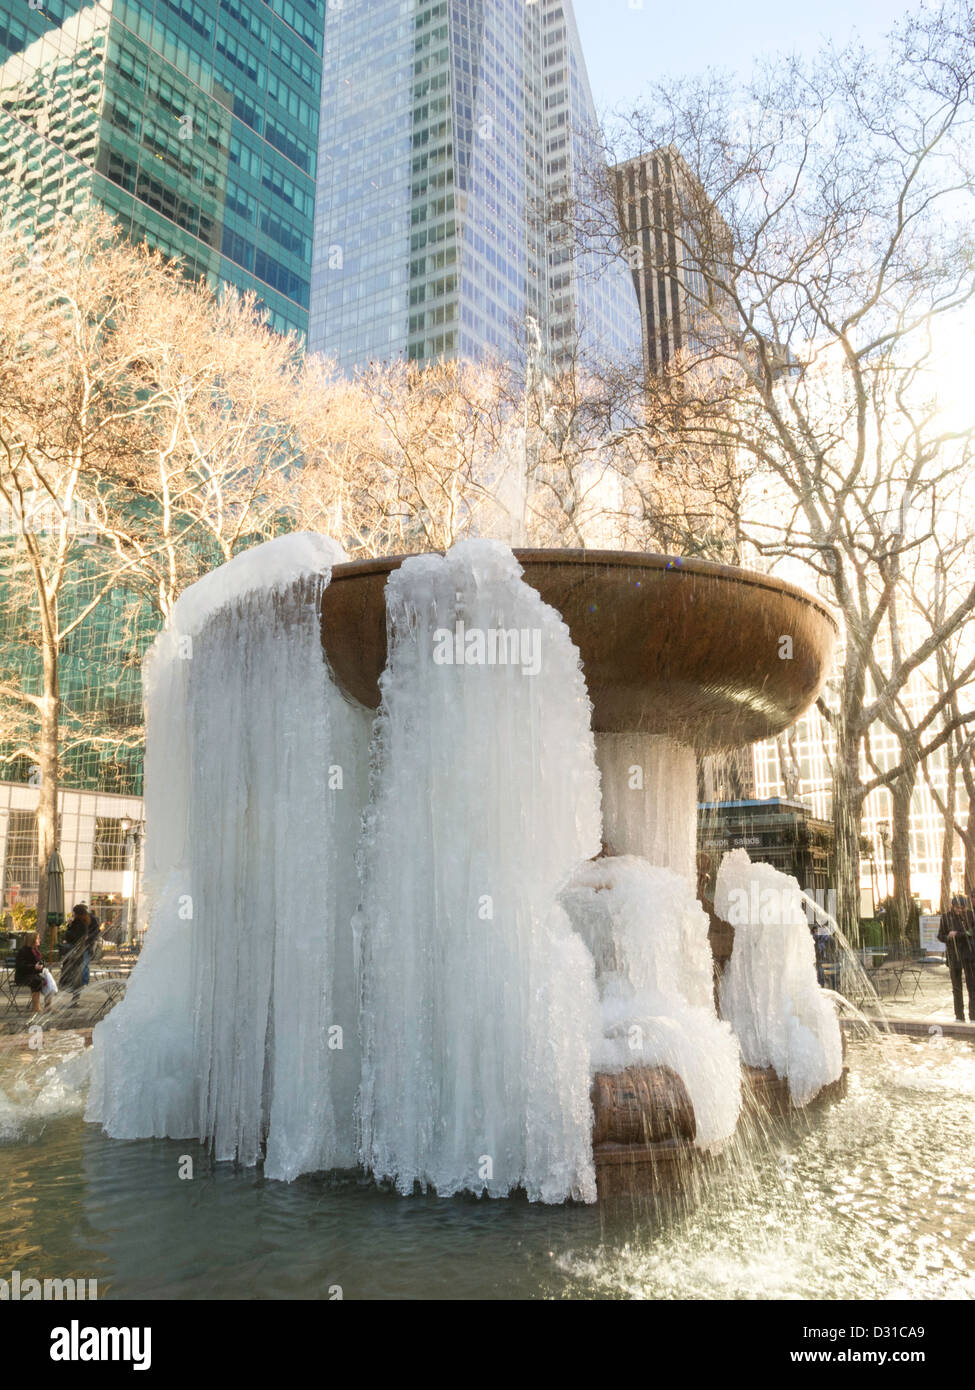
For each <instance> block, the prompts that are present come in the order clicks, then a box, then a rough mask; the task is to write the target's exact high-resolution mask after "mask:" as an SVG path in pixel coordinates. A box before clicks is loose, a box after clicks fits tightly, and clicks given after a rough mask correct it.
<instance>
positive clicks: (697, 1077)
mask: <svg viewBox="0 0 975 1390" xmlns="http://www.w3.org/2000/svg"><path fill="white" fill-rule="evenodd" d="M562 902H563V904H564V905H565V907H566V909H567V911H568V912H569V915H570V917H571V919H572V922H573V925H574V926H575V928H576V930H577V931H578V932H579V934H580V936H581V937H582V939H583V940H584V941H585V942H586V945H587V946H588V948H589V950H590V952H591V953H592V955H593V958H594V960H595V964H596V979H597V983H598V986H599V992H600V1004H601V1007H600V1014H599V1020H598V1026H597V1034H598V1035H597V1038H596V1040H595V1041H594V1044H593V1070H594V1071H597V1072H598V1071H605V1072H618V1071H622V1070H624V1069H625V1068H627V1067H631V1066H634V1065H643V1066H666V1067H670V1068H671V1069H672V1070H673V1071H674V1072H676V1073H677V1075H678V1076H679V1077H680V1078H681V1080H682V1081H683V1083H684V1086H685V1088H686V1090H687V1094H688V1097H689V1099H690V1101H691V1104H692V1105H693V1107H694V1115H695V1119H696V1122H697V1134H696V1139H695V1142H696V1144H697V1145H698V1147H700V1148H704V1149H708V1148H712V1147H714V1146H716V1145H719V1144H721V1143H722V1142H723V1141H724V1140H726V1139H728V1138H730V1136H731V1135H732V1134H733V1133H734V1131H735V1127H736V1125H737V1123H738V1116H739V1112H740V1109H741V1064H740V1059H739V1053H738V1043H737V1041H736V1039H735V1037H734V1035H733V1033H732V1031H731V1028H730V1026H729V1025H728V1024H727V1023H725V1022H722V1021H721V1020H720V1019H719V1018H718V1017H717V1014H716V1012H715V1007H714V988H713V964H712V958H711V949H710V946H709V945H708V920H707V917H706V916H705V914H704V912H703V910H702V908H701V905H700V904H699V903H698V902H697V901H696V899H695V897H694V892H693V889H692V887H691V885H690V884H689V883H688V882H687V880H686V879H684V878H682V877H681V876H680V875H679V874H676V873H675V872H674V871H673V870H672V869H667V868H658V867H656V866H654V865H652V864H648V863H647V862H646V860H644V859H638V858H636V857H635V856H630V855H626V856H623V857H620V858H612V859H600V860H597V861H596V862H595V863H592V864H586V865H584V866H583V867H582V868H581V869H580V870H579V871H578V872H577V873H576V874H575V875H574V876H573V879H572V883H571V885H570V886H569V887H568V888H567V889H566V890H565V891H564V892H563V894H562Z"/></svg>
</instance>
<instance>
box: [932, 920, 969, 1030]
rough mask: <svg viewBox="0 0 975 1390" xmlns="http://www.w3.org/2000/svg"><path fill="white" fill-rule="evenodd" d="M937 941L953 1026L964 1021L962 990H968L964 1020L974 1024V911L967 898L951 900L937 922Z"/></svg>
mask: <svg viewBox="0 0 975 1390" xmlns="http://www.w3.org/2000/svg"><path fill="white" fill-rule="evenodd" d="M938 940H939V941H943V942H944V943H945V959H946V960H947V963H948V974H949V975H950V977H951V993H952V997H953V999H954V1004H955V1021H956V1023H964V1022H965V997H964V987H965V986H967V988H968V1020H969V1022H970V1023H975V912H973V911H972V906H971V903H969V901H968V899H967V898H961V897H958V898H952V900H951V908H950V910H949V911H948V912H946V913H945V914H944V916H943V918H942V920H941V926H940V928H939V929H938Z"/></svg>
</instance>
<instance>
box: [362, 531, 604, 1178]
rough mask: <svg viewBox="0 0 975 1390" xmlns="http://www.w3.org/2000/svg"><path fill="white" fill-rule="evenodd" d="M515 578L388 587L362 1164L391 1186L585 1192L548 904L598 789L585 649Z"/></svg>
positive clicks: (559, 952)
mask: <svg viewBox="0 0 975 1390" xmlns="http://www.w3.org/2000/svg"><path fill="white" fill-rule="evenodd" d="M520 574H521V570H520V568H519V566H518V565H517V563H516V562H515V560H514V557H513V556H512V554H511V552H510V551H509V550H508V549H507V548H506V547H505V546H503V545H501V544H499V543H498V542H494V541H469V542H463V543H461V544H459V545H456V546H455V547H454V548H453V549H452V550H451V551H450V552H449V553H448V554H447V556H446V557H445V558H441V557H439V556H420V557H416V558H414V559H410V560H407V561H406V562H405V563H404V564H403V565H402V567H401V568H400V569H399V570H398V571H397V572H396V573H394V574H393V575H392V576H391V578H390V580H389V584H388V587H387V610H388V632H389V652H388V664H387V668H386V672H385V674H384V676H383V678H382V705H381V708H380V713H379V717H378V719H377V724H376V732H375V743H374V749H373V766H374V784H373V801H372V805H371V807H370V810H369V812H368V815H367V823H366V829H365V832H364V837H363V843H362V846H361V850H360V866H361V873H362V892H363V908H362V912H361V916H360V919H359V924H358V929H359V932H360V935H361V953H362V958H361V968H362V989H363V1083H362V1159H363V1163H364V1164H365V1166H366V1167H367V1168H369V1169H370V1170H371V1171H372V1172H374V1173H375V1175H376V1176H377V1177H378V1178H380V1179H388V1180H392V1181H394V1182H395V1184H396V1186H397V1188H398V1189H399V1190H400V1191H401V1192H405V1193H408V1192H411V1191H412V1190H413V1187H414V1184H415V1183H420V1184H422V1185H424V1186H429V1187H432V1188H433V1189H434V1190H435V1191H437V1192H438V1193H440V1194H441V1195H447V1194H450V1193H455V1192H460V1191H462V1190H469V1191H473V1192H486V1193H488V1194H490V1195H491V1196H502V1195H504V1194H506V1193H508V1192H511V1191H512V1190H513V1189H515V1188H517V1187H523V1188H524V1189H525V1190H526V1191H527V1193H528V1195H529V1197H530V1198H532V1199H534V1200H541V1201H548V1202H557V1201H562V1200H564V1199H565V1198H567V1197H570V1196H575V1197H579V1198H582V1199H584V1200H587V1201H592V1200H594V1199H595V1175H594V1170H593V1164H592V1143H591V1126H592V1112H591V1104H590V1100H589V1084H590V1057H589V1043H590V1038H591V1036H592V1029H593V1019H594V1017H595V1012H596V994H595V985H594V980H593V967H592V960H591V957H590V956H589V954H588V952H587V951H586V949H585V947H584V946H583V944H582V942H581V941H580V940H579V939H578V937H576V936H575V935H574V933H573V932H572V931H571V928H570V926H569V923H568V920H567V918H566V916H565V914H564V912H563V911H562V909H561V908H560V907H559V906H558V905H557V903H556V895H557V892H558V890H559V888H560V887H561V885H562V883H563V882H564V880H565V879H566V877H567V875H568V874H569V872H570V871H571V870H572V869H573V867H574V866H575V865H576V864H577V863H578V862H579V861H580V860H582V859H585V858H587V857H588V856H590V855H592V854H595V853H596V852H597V851H598V849H599V844H600V814H599V779H598V773H597V770H596V766H595V761H594V755H593V739H592V733H591V731H590V727H589V721H590V706H589V701H588V697H587V694H586V689H585V683H584V680H583V676H582V670H581V667H580V664H579V657H578V653H577V651H576V649H575V647H574V646H573V645H572V643H571V641H570V639H569V634H568V629H567V628H566V627H565V625H564V624H563V623H562V621H561V619H560V617H559V615H558V614H557V613H555V612H554V611H553V610H552V609H551V608H548V607H547V606H546V605H545V604H544V603H543V602H542V600H541V599H540V598H539V596H538V594H537V593H536V592H535V590H534V589H532V588H530V587H529V586H528V585H526V584H525V583H524V582H523V581H522V580H521V578H520ZM502 655H503V659H502Z"/></svg>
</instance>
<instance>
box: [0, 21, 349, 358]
mask: <svg viewBox="0 0 975 1390" xmlns="http://www.w3.org/2000/svg"><path fill="white" fill-rule="evenodd" d="M324 19H325V0H271V3H269V4H265V3H264V2H263V0H108V2H107V3H98V4H87V5H85V4H81V3H78V0H44V8H43V9H36V10H35V9H31V8H30V7H29V6H28V5H27V4H26V3H23V0H0V187H2V188H3V190H4V201H5V203H6V204H8V205H12V206H14V207H17V208H20V209H22V210H23V212H24V214H25V215H26V216H27V217H28V218H31V219H34V220H36V221H39V222H43V221H44V220H46V219H49V218H51V217H54V216H57V215H59V214H61V213H63V212H64V211H67V210H70V209H72V208H78V207H81V206H84V205H85V204H86V203H92V202H93V203H99V204H101V205H102V206H104V207H106V208H107V209H109V210H110V211H112V212H114V213H115V214H116V215H117V216H118V217H119V219H120V220H121V221H122V223H123V225H125V226H126V227H127V228H128V229H129V230H130V232H131V235H132V236H133V237H135V238H137V239H142V238H143V237H145V238H146V239H147V240H148V241H149V242H151V243H152V244H153V245H156V246H159V247H160V248H161V249H162V250H163V251H165V252H167V253H168V254H174V255H175V254H178V255H180V256H182V257H183V258H184V259H185V261H186V263H187V266H188V269H189V270H190V271H191V273H194V274H197V275H206V276H207V278H208V279H209V280H210V281H211V282H212V283H214V284H216V283H218V282H219V281H229V282H231V283H233V284H236V285H239V286H240V287H242V288H245V289H253V290H255V291H256V292H257V294H258V295H259V296H260V298H261V299H262V300H263V301H264V303H265V304H267V306H268V308H269V309H270V311H271V315H272V320H273V322H274V325H275V327H277V328H279V329H297V330H299V331H300V332H302V333H304V332H305V331H306V329H307V316H308V305H309V294H310V268H311V249H312V230H313V224H314V198H315V172H316V169H315V166H316V157H317V133H318V113H319V101H320V91H321V56H320V55H321V48H322V35H323V26H324Z"/></svg>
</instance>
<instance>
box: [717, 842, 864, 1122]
mask: <svg viewBox="0 0 975 1390" xmlns="http://www.w3.org/2000/svg"><path fill="white" fill-rule="evenodd" d="M714 909H715V912H716V913H717V915H718V916H719V917H722V918H723V919H724V920H725V921H726V922H730V923H731V924H732V926H733V927H734V928H735V944H734V950H733V951H732V955H731V960H730V961H729V963H728V965H727V966H726V967H725V972H724V975H723V977H722V980H721V1013H722V1015H723V1017H724V1018H726V1019H728V1020H729V1022H730V1023H731V1026H732V1027H733V1028H734V1030H735V1033H736V1034H737V1035H738V1040H739V1042H740V1043H741V1052H742V1058H743V1060H744V1061H745V1063H746V1064H747V1065H748V1066H751V1067H774V1068H775V1071H776V1073H777V1075H779V1076H781V1077H788V1080H789V1094H790V1096H791V1098H792V1100H793V1101H794V1102H795V1104H796V1105H806V1104H807V1103H808V1102H809V1101H810V1100H812V1098H813V1097H814V1096H815V1095H816V1094H817V1093H818V1092H819V1091H820V1090H821V1089H822V1088H823V1086H825V1085H827V1084H828V1083H829V1082H831V1081H836V1080H837V1079H838V1078H839V1076H840V1075H841V1073H842V1070H843V1049H842V1041H841V1037H840V1025H839V1020H838V1019H837V1016H836V1010H835V1008H834V1006H833V1004H832V1002H831V1000H830V999H829V998H828V996H827V995H825V994H824V993H823V991H822V990H821V989H820V987H819V984H818V982H817V979H816V951H815V947H814V945H813V939H812V933H811V932H810V930H809V923H808V920H807V917H806V913H805V910H804V907H803V902H802V897H801V894H800V889H799V884H798V882H797V881H796V879H794V878H791V877H790V876H789V875H788V874H783V873H781V872H780V871H779V870H778V869H775V868H773V867H772V865H771V864H753V863H752V862H751V860H750V859H749V858H748V854H747V852H746V851H745V850H743V849H736V850H732V851H731V853H730V854H726V855H725V856H724V858H723V859H722V861H721V867H720V868H719V870H718V878H717V883H716V886H715V897H714Z"/></svg>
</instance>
